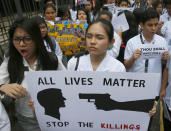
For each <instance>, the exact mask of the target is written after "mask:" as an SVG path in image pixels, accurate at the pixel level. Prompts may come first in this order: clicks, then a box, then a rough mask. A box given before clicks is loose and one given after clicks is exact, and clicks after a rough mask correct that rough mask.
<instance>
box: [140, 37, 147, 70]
mask: <svg viewBox="0 0 171 131" xmlns="http://www.w3.org/2000/svg"><path fill="white" fill-rule="evenodd" d="M140 40H141V43H142V44H145V43H144V41H143V38H142V34H140ZM144 72H145V73H147V72H148V59H146V60H145V69H144Z"/></svg>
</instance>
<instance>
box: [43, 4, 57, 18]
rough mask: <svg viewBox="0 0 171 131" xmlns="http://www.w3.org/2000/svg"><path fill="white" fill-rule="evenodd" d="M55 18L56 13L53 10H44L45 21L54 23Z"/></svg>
mask: <svg viewBox="0 0 171 131" xmlns="http://www.w3.org/2000/svg"><path fill="white" fill-rule="evenodd" d="M55 18H56V11H55V10H54V9H53V8H51V7H48V8H47V9H46V10H45V20H49V21H55Z"/></svg>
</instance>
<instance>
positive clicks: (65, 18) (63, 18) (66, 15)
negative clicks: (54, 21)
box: [61, 12, 69, 20]
mask: <svg viewBox="0 0 171 131" xmlns="http://www.w3.org/2000/svg"><path fill="white" fill-rule="evenodd" d="M61 20H69V12H66V13H65V14H64V16H62V17H61Z"/></svg>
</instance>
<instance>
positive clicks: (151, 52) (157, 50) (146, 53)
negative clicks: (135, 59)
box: [140, 44, 167, 59]
mask: <svg viewBox="0 0 171 131" xmlns="http://www.w3.org/2000/svg"><path fill="white" fill-rule="evenodd" d="M140 50H141V51H142V53H141V57H140V58H142V59H152V58H157V59H161V57H162V54H163V52H164V51H166V50H167V49H166V47H165V46H164V45H163V46H162V45H160V46H159V45H156V44H141V47H140Z"/></svg>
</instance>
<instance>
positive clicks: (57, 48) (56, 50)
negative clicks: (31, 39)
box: [43, 40, 62, 59]
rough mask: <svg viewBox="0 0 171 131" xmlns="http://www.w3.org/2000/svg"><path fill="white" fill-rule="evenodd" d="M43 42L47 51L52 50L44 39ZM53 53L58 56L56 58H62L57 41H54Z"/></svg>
mask: <svg viewBox="0 0 171 131" xmlns="http://www.w3.org/2000/svg"><path fill="white" fill-rule="evenodd" d="M43 42H44V45H45V47H46V50H47V51H48V52H52V50H51V48H50V46H49V45H47V43H46V41H45V40H44V41H43ZM55 42H56V40H55ZM54 53H55V54H56V55H57V56H58V58H60V59H62V51H61V48H60V46H59V44H58V42H56V48H55V52H54Z"/></svg>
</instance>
